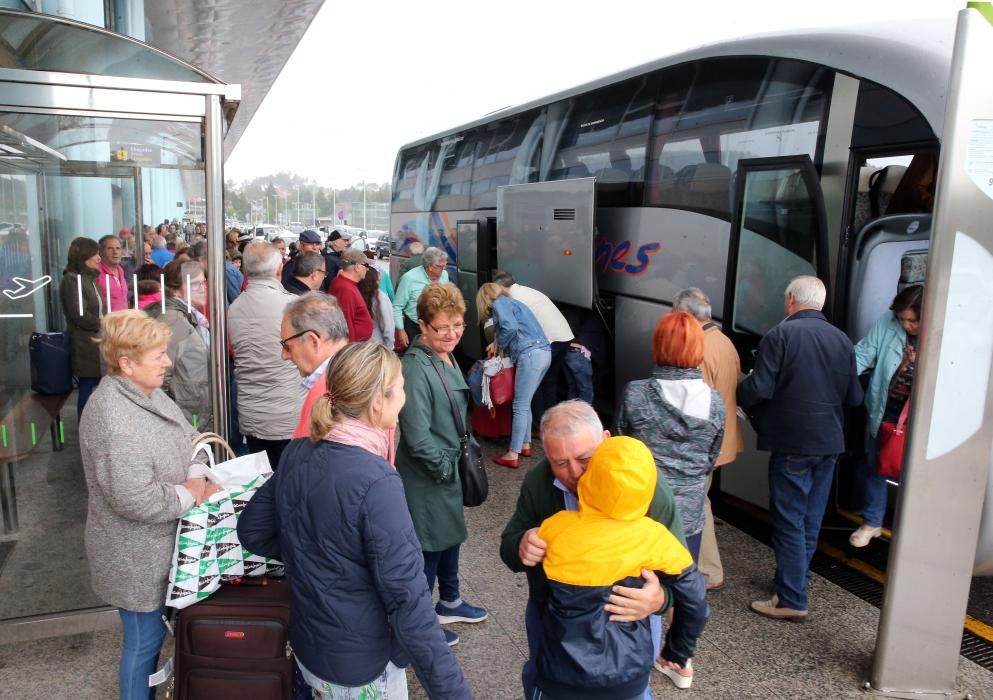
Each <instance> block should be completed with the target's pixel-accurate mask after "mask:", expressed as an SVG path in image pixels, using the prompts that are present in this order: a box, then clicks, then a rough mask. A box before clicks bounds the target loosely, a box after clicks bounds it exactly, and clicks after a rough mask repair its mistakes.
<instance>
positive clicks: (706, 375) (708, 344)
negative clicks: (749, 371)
mask: <svg viewBox="0 0 993 700" xmlns="http://www.w3.org/2000/svg"><path fill="white" fill-rule="evenodd" d="M673 309H675V310H676V311H685V312H687V313H689V314H690V315H691V316H693V317H694V318H695V319H696V320H698V321H699V322H700V325H702V326H703V366H701V368H700V369H701V370H702V372H703V381H704V382H705V383H706V384H707V385H709V386H711V387H713V388H714V389H717V391H718V392H719V393H720V395H721V398H722V399H724V410H725V416H726V420H725V424H724V440H723V442H721V451H720V453H719V454H718V455H717V462H716V463H715V464H714V469H717V468H718V467H721V466H723V465H725V464H730V463H731V462H733V461H734V460H735V458H736V457H737V456H738V453H739V452H741V451H742V450H743V449H744V446H743V445H742V440H741V431H740V430H739V429H738V416H737V412H736V411H737V408H738V404H737V401H736V399H735V391H736V390H737V388H738V380H739V378H740V376H741V361H740V360H739V359H738V351H737V350H735V349H734V345H733V344H732V343H731V340H730V339H729V338H728V337H727V336H726V335H724V333H722V332H721V329H720V328H718V327H717V325H716V324H715V323H714V321H713V319H712V318H711V310H710V299H709V298H708V297H707V295H706V294H704V293H703V291H702V290H700V289H697V288H696V287H689V288H687V289H682V290H680V291H679V292H678V293H677V294H676V298H675V300H674V302H673ZM712 479H713V472H711V475H710V476H708V477H707V487H706V488H707V491H710V483H711V480H712ZM699 568H700V573H702V574H703V575H704V576H705V577H706V579H707V590H708V591H717V590H720V589H721V588H723V587H724V568H723V567H722V566H721V555H720V552H719V551H718V550H717V535H716V533H715V532H714V514H713V512H712V511H711V508H710V498H709V497H707V498H705V499H704V525H703V538H702V540H701V543H700V561H699Z"/></svg>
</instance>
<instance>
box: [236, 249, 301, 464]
mask: <svg viewBox="0 0 993 700" xmlns="http://www.w3.org/2000/svg"><path fill="white" fill-rule="evenodd" d="M242 256H243V257H242V271H243V272H244V273H245V276H246V277H247V278H248V289H246V290H245V291H244V292H242V293H241V295H240V296H239V297H238V298H237V299H235V300H234V303H232V304H231V307H230V308H229V309H228V332H229V334H230V337H231V344H232V345H233V346H234V367H235V372H236V373H237V377H238V420H239V422H240V427H241V432H242V434H243V435H244V436H245V440H246V442H247V443H248V449H249V450H251V451H252V452H261V451H262V450H265V451H266V453H268V455H269V463H270V464H271V465H272V467H273V469H275V468H276V466H277V465H278V464H279V457H280V455H282V453H283V448H285V447H286V445H287V443H289V441H290V438H291V437H292V436H293V431H294V430H295V429H296V426H297V420H298V419H299V417H300V407H301V406H303V400H304V397H305V396H306V393H307V392H306V390H305V389H304V388H303V387H302V386H301V385H300V379H299V377H298V376H297V371H296V368H295V367H294V366H293V365H292V364H289V363H287V362H283V360H282V351H283V344H284V343H286V344H290V343H294V342H297V341H298V338H295V337H290V338H281V337H280V335H279V332H280V324H281V323H282V321H283V310H284V309H285V308H286V305H287V304H289V303H290V302H291V301H293V300H294V299H296V296H295V295H293V294H290V293H289V292H287V291H286V290H285V289H283V285H282V284H280V281H279V280H280V274H281V272H282V267H283V261H282V257H281V256H280V254H279V251H278V250H276V249H275V248H274V247H273V246H272V245H271V244H270V243H266V242H265V241H254V242H252V243H249V244H248V245H247V246H246V247H245V251H244V253H242ZM301 335H302V334H301Z"/></svg>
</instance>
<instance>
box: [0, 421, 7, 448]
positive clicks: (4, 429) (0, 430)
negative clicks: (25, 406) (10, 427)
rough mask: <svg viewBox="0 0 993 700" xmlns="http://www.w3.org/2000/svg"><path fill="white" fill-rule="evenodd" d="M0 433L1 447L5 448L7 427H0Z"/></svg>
mask: <svg viewBox="0 0 993 700" xmlns="http://www.w3.org/2000/svg"><path fill="white" fill-rule="evenodd" d="M0 433H2V434H3V446H4V447H6V446H7V426H6V424H4V425H0Z"/></svg>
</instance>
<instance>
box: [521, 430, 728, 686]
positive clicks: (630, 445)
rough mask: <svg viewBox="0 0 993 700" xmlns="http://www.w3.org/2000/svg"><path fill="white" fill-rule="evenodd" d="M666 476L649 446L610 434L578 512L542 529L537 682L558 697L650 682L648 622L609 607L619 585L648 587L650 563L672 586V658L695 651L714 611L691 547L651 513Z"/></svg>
mask: <svg viewBox="0 0 993 700" xmlns="http://www.w3.org/2000/svg"><path fill="white" fill-rule="evenodd" d="M657 478H658V470H657V469H656V468H655V460H654V458H653V457H652V453H651V451H649V449H648V447H646V446H645V444H644V443H642V442H641V441H640V440H636V439H634V438H630V437H623V436H622V437H612V438H608V439H607V440H605V441H604V442H603V443H601V445H600V446H599V447H598V448H597V450H596V452H594V454H593V458H592V459H591V460H590V463H589V466H588V467H587V469H586V472H585V473H584V474H583V476H582V477H581V478H580V480H579V485H578V496H579V510H578V511H561V512H559V513H556V514H555V515H553V516H552V517H550V518H548V519H547V520H545V522H544V523H542V525H541V528H540V529H539V531H538V536H539V537H541V538H542V539H543V540H545V542H547V543H548V549H547V551H546V555H545V560H544V563H543V566H542V569H543V574H544V578H545V579H546V581H545V582H544V585H541V584H539V588H543V589H544V591H543V595H542V593H538V594H537V595H536V592H535V591H534V590H532V596H535V598H536V599H537V600H539V601H540V602H541V603H543V605H542V626H543V632H544V633H543V635H542V645H541V649H540V651H539V654H538V687H539V688H540V689H541V690H543V691H545V692H547V693H548V694H549V695H551V696H553V697H569V698H600V699H604V700H607V699H610V698H628V697H631V696H634V695H637V694H639V693H640V692H641V691H642V690H644V689H645V687H646V686H647V685H648V680H649V673H650V671H651V668H652V661H653V652H652V638H651V628H650V625H649V621H648V619H647V618H646V619H644V620H641V621H639V622H629V623H621V622H611V621H610V620H609V619H608V618H609V614H608V613H607V612H606V611H605V610H604V609H603V607H604V605H606V604H607V602H608V600H607V599H608V598H609V596H610V595H611V593H612V588H613V586H614V585H615V584H620V585H623V586H629V587H634V588H639V587H641V585H642V583H643V579H642V578H641V570H642V569H643V568H645V569H652V570H655V571H658V572H660V573H661V574H663V575H664V577H665V579H666V582H667V583H670V587H671V590H672V591H673V596H674V599H675V606H676V616H675V620H674V623H673V625H672V626H671V628H670V632H669V637H668V638H667V643H666V646H667V648H668V647H670V646H672V647H674V648H673V650H672V653H673V655H675V656H676V658H675V659H673V660H675V661H677V663H680V664H681V665H685V662H686V658H688V657H691V656H692V655H693V652H694V651H695V645H696V638H697V637H698V636H699V634H700V632H701V631H702V630H703V624H704V622H705V621H706V618H707V614H708V611H707V604H706V591H705V585H704V583H703V580H702V578H701V577H700V574H699V572H698V571H697V570H696V566H695V565H694V563H693V558H692V557H691V556H690V553H689V552H688V551H687V550H686V548H685V547H684V546H683V545H682V544H681V543H680V542H679V540H678V539H676V537H675V536H674V535H673V534H672V533H671V532H669V530H668V529H667V528H666V527H665V526H664V525H662V524H660V523H658V522H656V521H654V520H651V519H650V518H648V517H647V512H648V506H649V504H650V503H651V500H652V496H653V494H654V493H655V483H656V479H657ZM672 584H675V585H672ZM534 587H535V585H534V582H532V588H533V589H534ZM667 658H668V656H667Z"/></svg>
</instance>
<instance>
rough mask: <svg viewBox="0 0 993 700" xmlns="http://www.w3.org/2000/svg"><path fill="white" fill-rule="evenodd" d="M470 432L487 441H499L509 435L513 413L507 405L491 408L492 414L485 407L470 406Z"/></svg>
mask: <svg viewBox="0 0 993 700" xmlns="http://www.w3.org/2000/svg"><path fill="white" fill-rule="evenodd" d="M471 418H472V431H473V432H474V433H476V435H478V436H479V437H482V438H486V439H488V440H499V439H500V438H503V437H506V436H508V435H510V428H511V424H512V423H513V419H514V412H513V411H512V410H511V405H510V404H509V403H505V404H501V405H499V406H494V407H493V414H492V415H491V414H490V409H488V408H486V407H485V406H477V405H476V404H472V415H471Z"/></svg>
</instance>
